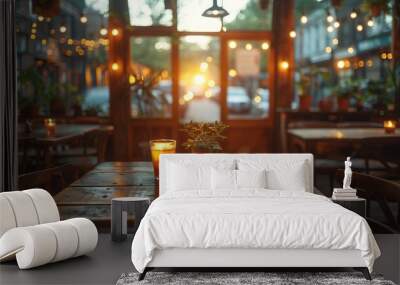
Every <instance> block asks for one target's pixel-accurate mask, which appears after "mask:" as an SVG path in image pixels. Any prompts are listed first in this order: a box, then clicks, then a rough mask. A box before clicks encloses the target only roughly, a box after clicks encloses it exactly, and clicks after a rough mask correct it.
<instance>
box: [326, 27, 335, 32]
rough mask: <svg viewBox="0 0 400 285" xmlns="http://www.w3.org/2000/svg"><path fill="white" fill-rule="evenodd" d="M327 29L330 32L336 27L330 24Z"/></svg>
mask: <svg viewBox="0 0 400 285" xmlns="http://www.w3.org/2000/svg"><path fill="white" fill-rule="evenodd" d="M326 30H327V31H328V33H332V32H333V31H334V28H333V27H332V26H328V27H327V28H326Z"/></svg>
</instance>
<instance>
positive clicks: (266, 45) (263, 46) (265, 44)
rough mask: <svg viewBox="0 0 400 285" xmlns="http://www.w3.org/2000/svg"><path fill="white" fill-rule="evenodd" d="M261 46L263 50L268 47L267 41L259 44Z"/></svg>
mask: <svg viewBox="0 0 400 285" xmlns="http://www.w3.org/2000/svg"><path fill="white" fill-rule="evenodd" d="M261 48H262V49H263V50H267V49H269V43H268V42H264V43H262V44H261Z"/></svg>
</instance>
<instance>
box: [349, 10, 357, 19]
mask: <svg viewBox="0 0 400 285" xmlns="http://www.w3.org/2000/svg"><path fill="white" fill-rule="evenodd" d="M357 16H358V15H357V12H356V11H353V12H351V13H350V18H352V19H355V18H357Z"/></svg>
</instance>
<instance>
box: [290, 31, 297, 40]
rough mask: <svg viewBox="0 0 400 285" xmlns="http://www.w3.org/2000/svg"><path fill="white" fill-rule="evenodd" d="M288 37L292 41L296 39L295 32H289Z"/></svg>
mask: <svg viewBox="0 0 400 285" xmlns="http://www.w3.org/2000/svg"><path fill="white" fill-rule="evenodd" d="M289 37H291V38H292V39H294V38H295V37H296V32H295V31H290V32H289Z"/></svg>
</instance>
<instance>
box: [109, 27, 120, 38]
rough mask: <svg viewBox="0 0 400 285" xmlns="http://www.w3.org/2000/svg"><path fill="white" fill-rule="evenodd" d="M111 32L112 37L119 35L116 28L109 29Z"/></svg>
mask: <svg viewBox="0 0 400 285" xmlns="http://www.w3.org/2000/svg"><path fill="white" fill-rule="evenodd" d="M111 34H112V35H113V36H114V37H116V36H118V35H119V31H118V29H116V28H114V29H112V30H111Z"/></svg>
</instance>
